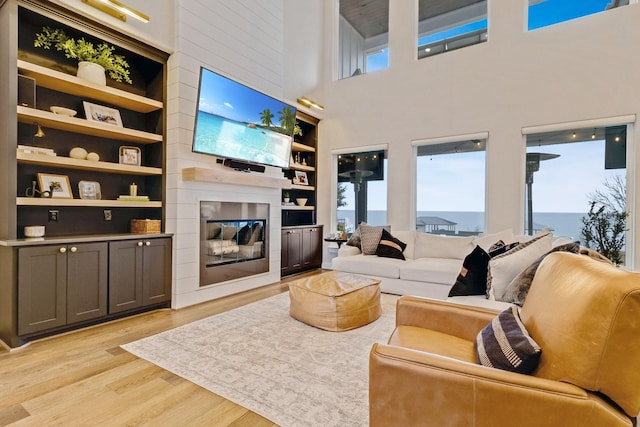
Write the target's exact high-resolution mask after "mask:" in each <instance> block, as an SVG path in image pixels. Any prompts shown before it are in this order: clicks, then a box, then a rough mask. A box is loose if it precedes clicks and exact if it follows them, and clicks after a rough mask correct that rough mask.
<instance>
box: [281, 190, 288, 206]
mask: <svg viewBox="0 0 640 427" xmlns="http://www.w3.org/2000/svg"><path fill="white" fill-rule="evenodd" d="M282 198H283V200H284V202H285V203H289V192H288V191H285V192H284V194H283V195H282Z"/></svg>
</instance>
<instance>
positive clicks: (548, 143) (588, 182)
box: [524, 125, 628, 263]
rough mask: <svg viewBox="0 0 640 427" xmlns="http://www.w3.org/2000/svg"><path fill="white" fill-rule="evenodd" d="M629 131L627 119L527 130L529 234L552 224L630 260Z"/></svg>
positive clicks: (526, 222) (560, 231) (552, 227)
mask: <svg viewBox="0 0 640 427" xmlns="http://www.w3.org/2000/svg"><path fill="white" fill-rule="evenodd" d="M626 134H627V126H624V125H623V126H609V127H595V128H591V127H589V128H581V129H567V130H560V131H551V132H541V133H532V134H528V135H527V138H526V140H527V155H526V162H527V165H526V170H527V172H526V178H525V194H526V200H525V219H524V225H525V230H526V231H527V233H528V234H535V233H536V232H537V231H539V230H541V229H543V228H549V229H550V231H551V232H553V234H554V235H556V236H566V237H569V238H571V240H573V241H580V242H581V244H582V245H584V246H588V247H591V248H592V249H595V250H597V251H598V252H600V253H603V254H604V255H607V256H609V257H610V258H615V257H616V256H617V255H619V258H618V259H617V261H616V262H619V263H622V262H623V261H624V256H625V235H626V230H627V228H628V227H627V221H626V212H627V209H626ZM616 254H617V255H616ZM612 260H613V259H612ZM614 261H615V260H614Z"/></svg>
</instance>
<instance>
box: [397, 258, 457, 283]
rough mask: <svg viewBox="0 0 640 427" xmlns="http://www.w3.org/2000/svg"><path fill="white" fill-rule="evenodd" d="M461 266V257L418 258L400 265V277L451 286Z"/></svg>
mask: <svg viewBox="0 0 640 427" xmlns="http://www.w3.org/2000/svg"><path fill="white" fill-rule="evenodd" d="M461 267H462V260H461V259H450V258H420V259H414V260H411V261H407V262H405V263H404V264H401V265H400V279H402V280H413V281H417V282H430V283H440V284H443V285H447V286H451V283H453V282H454V281H455V280H456V276H457V275H458V273H459V272H460V268H461Z"/></svg>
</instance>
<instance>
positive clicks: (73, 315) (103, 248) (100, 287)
mask: <svg viewBox="0 0 640 427" xmlns="http://www.w3.org/2000/svg"><path fill="white" fill-rule="evenodd" d="M108 251H109V249H108V244H107V243H82V244H72V245H69V246H68V247H67V324H71V323H74V322H81V321H83V320H89V319H95V318H96V317H101V316H105V315H106V314H107V285H108V283H107V281H108V275H107V269H108V265H109V252H108Z"/></svg>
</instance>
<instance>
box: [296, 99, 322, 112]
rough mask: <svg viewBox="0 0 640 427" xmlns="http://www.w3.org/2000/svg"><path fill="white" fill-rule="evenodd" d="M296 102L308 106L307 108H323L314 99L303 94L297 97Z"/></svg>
mask: <svg viewBox="0 0 640 427" xmlns="http://www.w3.org/2000/svg"><path fill="white" fill-rule="evenodd" d="M298 104H300V105H304V106H305V107H309V108H315V109H316V110H324V107H323V106H322V105H320V104H318V103H317V102H315V101H312V100H310V99H309V98H307V97H306V96H303V97H302V98H298Z"/></svg>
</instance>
